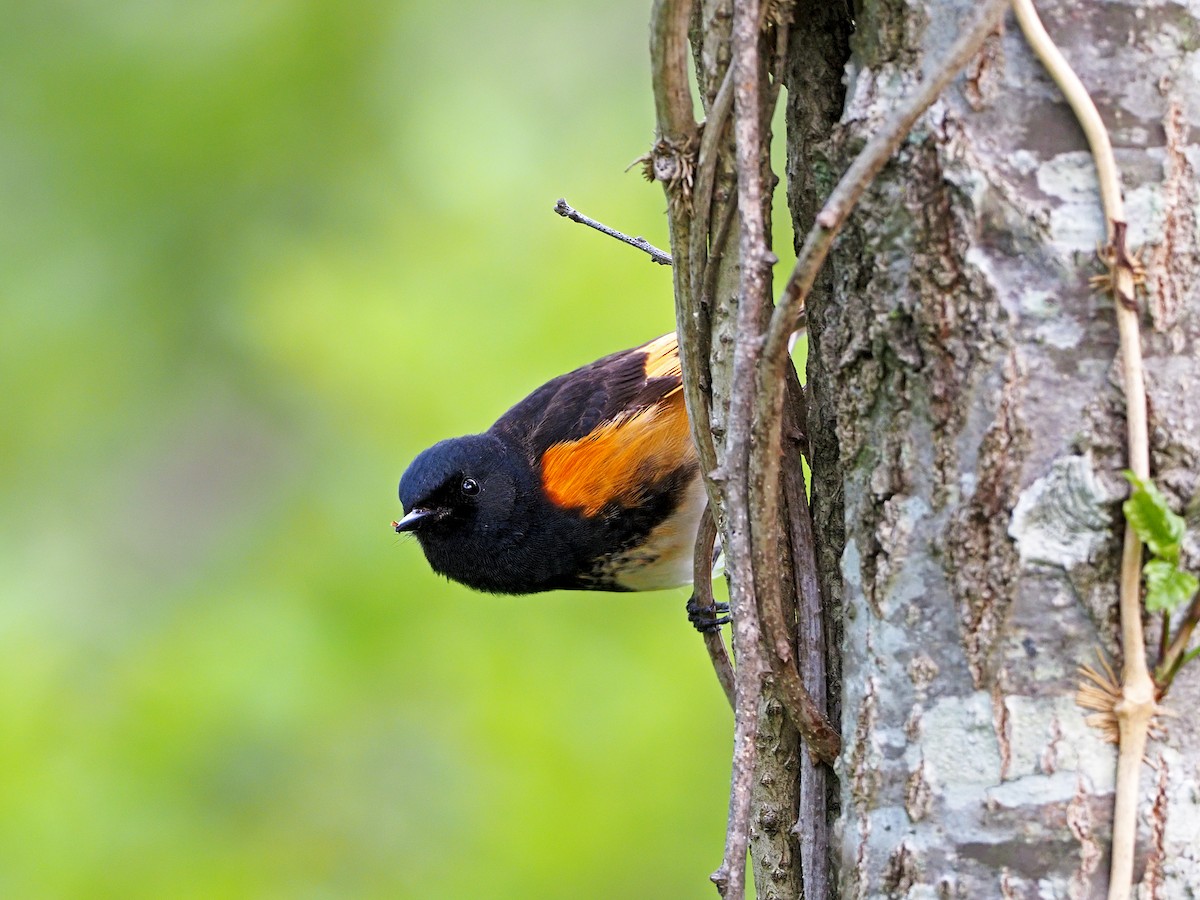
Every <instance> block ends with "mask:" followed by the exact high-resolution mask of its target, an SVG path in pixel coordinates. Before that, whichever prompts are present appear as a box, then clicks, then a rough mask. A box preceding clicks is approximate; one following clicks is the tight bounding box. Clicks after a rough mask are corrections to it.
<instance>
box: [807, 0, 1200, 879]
mask: <svg viewBox="0 0 1200 900" xmlns="http://www.w3.org/2000/svg"><path fill="white" fill-rule="evenodd" d="M828 6H830V7H831V8H834V7H839V6H840V4H831V5H828ZM825 7H826V5H825V4H804V3H801V4H800V7H799V10H798V13H797V16H796V20H797V23H798V24H797V30H796V31H795V32H794V33H793V37H792V45H791V51H790V58H789V67H788V79H789V87H790V88H791V90H790V92H789V108H788V124H789V135H788V145H789V163H788V173H789V200H790V204H791V207H792V213H793V216H794V218H795V221H796V227H797V233H798V234H803V233H805V232H806V231H807V229H808V227H809V225H810V224H811V221H812V215H813V211H814V210H815V209H816V208H817V206H818V205H819V202H820V200H821V199H823V196H824V195H827V194H828V191H829V188H830V187H831V183H832V181H833V180H835V179H836V177H837V176H838V175H839V174H840V173H841V172H842V171H844V170H845V169H846V167H847V166H848V165H849V163H850V161H851V160H852V159H853V157H854V155H855V153H856V152H857V151H858V150H859V149H860V148H861V146H862V143H863V141H864V140H865V139H866V138H867V137H868V136H869V135H870V134H871V133H872V132H873V131H874V130H875V128H876V127H877V126H878V123H879V122H880V121H881V119H882V118H883V117H885V116H886V115H887V113H888V112H889V111H890V110H891V109H893V108H894V107H895V105H896V104H897V102H898V101H899V99H900V98H902V97H903V96H905V95H906V94H907V93H908V92H909V91H910V90H911V88H912V86H913V85H914V84H915V83H916V82H917V81H918V80H919V79H920V77H921V75H922V71H923V66H924V65H925V64H927V63H928V62H929V61H931V60H936V59H938V58H939V56H940V55H941V53H942V52H943V51H944V50H945V48H946V47H947V46H948V45H949V44H950V43H951V42H952V41H953V39H954V38H955V36H956V34H957V27H958V24H959V23H961V22H962V21H964V20H965V19H966V18H967V17H968V16H969V14H970V11H971V8H972V4H971V3H969V2H949V0H908V2H901V0H876V2H862V3H859V4H858V9H857V10H856V19H857V21H856V32H855V34H854V36H853V38H852V39H851V41H850V45H849V46H850V50H851V53H850V61H849V65H848V67H847V68H846V72H847V73H848V74H847V83H846V95H845V104H844V107H843V105H842V97H841V95H840V92H839V90H838V85H837V82H836V79H834V78H833V75H834V74H840V69H841V64H842V60H844V59H845V49H844V48H845V46H846V45H845V41H844V37H843V36H842V35H843V31H840V30H839V29H843V30H844V28H845V21H844V17H843V16H840V14H839V13H838V12H836V11H833V12H830V11H824V12H822V11H823V10H825ZM806 10H807V12H806ZM1039 10H1040V12H1041V14H1042V18H1043V20H1044V21H1045V23H1046V26H1047V28H1048V29H1049V31H1050V33H1051V35H1052V36H1053V37H1054V39H1055V41H1056V42H1057V43H1058V44H1059V45H1060V47H1062V49H1063V51H1064V52H1065V54H1066V55H1067V57H1068V59H1069V60H1070V61H1071V63H1072V65H1073V66H1074V67H1075V69H1076V71H1077V72H1078V73H1079V75H1080V77H1081V78H1082V79H1083V82H1084V84H1085V85H1087V87H1088V88H1089V90H1090V91H1091V93H1092V95H1093V97H1095V98H1096V100H1097V103H1098V105H1099V106H1100V111H1101V114H1102V115H1103V117H1104V119H1105V123H1106V124H1107V125H1108V127H1109V130H1110V132H1111V134H1112V137H1113V142H1114V144H1115V146H1116V148H1117V154H1118V161H1119V164H1120V166H1121V168H1122V171H1123V176H1124V189H1125V196H1126V201H1127V206H1128V210H1129V212H1128V216H1129V219H1130V222H1129V227H1130V233H1131V243H1132V245H1133V246H1134V247H1137V246H1139V245H1142V244H1144V245H1146V248H1147V249H1146V253H1145V256H1144V258H1143V259H1144V261H1145V262H1147V263H1148V266H1149V271H1148V277H1147V289H1148V296H1147V299H1146V303H1145V307H1146V313H1145V316H1144V319H1143V322H1144V328H1145V330H1144V336H1143V343H1144V346H1145V355H1146V367H1147V385H1148V393H1149V400H1150V410H1151V413H1150V415H1151V423H1150V424H1151V434H1152V472H1154V474H1155V477H1156V480H1157V481H1158V483H1159V484H1160V486H1161V487H1163V488H1164V490H1165V491H1166V492H1167V494H1168V496H1169V497H1170V498H1171V499H1172V500H1173V502H1174V504H1175V506H1176V508H1177V509H1179V510H1185V509H1190V510H1191V514H1190V524H1191V528H1192V533H1193V534H1195V533H1196V532H1197V531H1200V521H1198V520H1200V514H1197V508H1198V507H1200V501H1198V498H1200V477H1198V472H1200V350H1198V348H1200V287H1198V285H1200V281H1198V279H1197V276H1198V275H1200V235H1198V233H1197V208H1196V198H1197V196H1200V184H1197V178H1196V169H1197V167H1198V166H1200V145H1198V144H1197V143H1196V142H1195V140H1194V139H1193V136H1191V135H1190V134H1189V133H1188V131H1187V127H1186V124H1185V123H1187V122H1189V121H1193V120H1196V119H1197V118H1198V117H1200V66H1198V65H1197V59H1198V56H1197V52H1196V50H1195V49H1194V48H1195V46H1196V35H1197V34H1200V22H1197V16H1198V15H1200V5H1198V4H1196V3H1195V2H1192V3H1190V4H1179V3H1163V4H1153V5H1152V4H1149V3H1139V2H1134V0H1124V2H1122V0H1113V2H1108V3H1105V4H1083V5H1081V4H1075V3H1068V2H1065V0H1062V2H1049V0H1048V2H1043V3H1039ZM822 15H824V16H825V17H826V20H825V21H824V24H822V21H823V20H822V19H821V18H820V17H821V16H822ZM830 20H831V21H830ZM835 117H838V118H839V123H838V124H837V125H836V126H832V127H831V122H832V120H833V119H834V118H835ZM1104 239H1105V231H1104V219H1103V215H1102V212H1101V208H1100V204H1099V200H1098V195H1097V189H1096V182H1095V175H1094V170H1093V168H1092V163H1091V160H1090V157H1089V155H1088V153H1087V149H1086V144H1085V141H1084V138H1083V136H1082V134H1081V132H1080V130H1079V128H1078V126H1077V125H1076V124H1075V120H1074V118H1073V117H1072V116H1071V114H1070V112H1069V110H1068V109H1067V107H1066V106H1065V104H1064V103H1063V101H1062V98H1061V96H1060V95H1059V93H1058V91H1057V89H1056V88H1055V86H1054V84H1053V83H1052V82H1051V81H1050V80H1049V79H1048V77H1047V76H1046V74H1045V73H1044V71H1043V70H1042V69H1041V67H1040V65H1039V64H1038V63H1037V62H1036V60H1034V59H1033V57H1032V56H1031V55H1030V53H1029V51H1028V49H1027V47H1026V46H1025V44H1024V41H1023V39H1022V37H1021V35H1020V33H1019V31H1017V30H1016V28H1015V27H1014V26H1013V23H1012V20H1011V17H1010V18H1009V19H1008V20H1006V27H1005V28H1004V29H1002V30H1001V31H1000V32H998V33H997V34H996V35H994V36H993V37H992V38H990V39H989V41H988V43H987V44H986V45H985V49H984V51H983V52H982V53H981V54H980V55H979V57H978V59H977V60H976V61H975V63H973V64H972V65H971V66H970V67H969V68H968V70H967V71H966V72H965V73H963V75H962V76H960V77H959V78H958V80H957V81H956V82H955V84H954V86H953V87H952V88H951V89H950V90H948V91H947V92H946V93H945V94H944V95H943V97H942V99H941V100H940V101H939V102H938V103H937V104H935V106H934V107H933V108H932V109H931V110H930V112H929V113H927V114H926V115H925V117H924V118H923V119H922V120H921V122H920V123H919V124H918V127H917V129H916V130H914V132H913V133H912V135H910V137H909V139H908V140H907V141H906V142H905V144H904V145H903V146H902V148H901V150H900V152H899V153H898V155H897V157H896V159H895V160H893V162H892V163H891V164H889V166H888V167H887V168H885V169H884V171H883V173H882V174H881V175H880V177H879V178H878V179H877V180H876V182H875V184H874V186H873V187H872V188H871V190H870V191H869V192H868V194H867V195H866V197H865V198H864V201H863V203H862V204H861V206H860V208H859V209H858V210H857V211H856V212H855V214H854V215H853V216H852V218H851V220H850V223H849V225H848V227H847V229H846V231H845V232H844V234H843V235H842V237H841V238H840V239H839V242H838V244H837V245H836V247H835V249H834V253H833V255H832V256H831V258H830V265H829V269H828V272H827V274H826V280H825V281H824V282H822V283H818V286H817V290H816V291H815V292H814V294H813V296H812V297H811V299H810V303H809V329H810V336H811V346H810V355H809V383H810V385H811V386H812V387H811V396H810V401H809V426H810V427H809V435H810V440H811V441H812V445H813V463H812V468H813V507H814V519H815V523H816V527H817V532H818V535H819V541H820V542H821V543H820V544H819V546H818V565H819V568H820V571H821V576H822V582H823V587H824V595H825V598H826V602H827V604H828V608H829V610H830V612H831V616H832V621H831V630H830V640H831V644H832V646H833V648H834V650H835V652H834V653H833V654H832V659H831V661H830V666H831V668H830V679H831V680H830V696H831V699H832V702H833V704H834V707H835V709H834V712H835V714H840V716H841V730H842V734H843V736H844V738H845V741H846V746H845V750H844V751H843V754H842V759H841V772H840V774H841V779H840V786H839V789H838V790H839V795H838V797H837V803H838V804H840V812H839V813H838V819H837V822H836V827H835V829H834V834H835V836H836V839H835V848H834V850H835V853H836V855H837V857H838V859H839V861H840V870H841V871H840V879H839V882H838V887H837V889H836V890H837V892H838V894H839V895H840V896H845V897H873V896H914V897H916V896H945V897H992V896H1004V897H1041V896H1062V897H1068V896H1069V897H1102V896H1104V892H1105V888H1106V883H1107V871H1108V860H1107V857H1106V854H1107V842H1108V837H1109V833H1110V827H1111V804H1112V789H1113V773H1114V765H1115V754H1114V750H1113V747H1112V746H1111V745H1108V744H1105V743H1103V742H1102V739H1101V737H1100V735H1099V733H1098V732H1097V731H1095V730H1094V729H1092V728H1090V727H1089V726H1088V725H1087V724H1086V723H1085V721H1084V713H1083V712H1082V711H1081V710H1080V709H1079V708H1078V707H1077V706H1076V705H1075V702H1074V693H1075V689H1076V685H1077V683H1078V675H1077V672H1076V669H1077V666H1079V665H1080V664H1082V663H1087V662H1091V661H1094V648H1096V647H1100V648H1102V649H1103V652H1105V653H1106V654H1108V655H1109V657H1110V658H1113V659H1117V660H1119V658H1120V652H1121V651H1120V647H1119V646H1118V640H1117V638H1118V633H1117V630H1116V627H1115V613H1116V573H1117V565H1118V561H1119V556H1120V534H1121V513H1120V507H1119V501H1120V499H1121V497H1123V496H1124V492H1125V488H1124V484H1123V481H1122V479H1121V478H1120V475H1119V472H1120V470H1121V469H1122V468H1123V467H1124V466H1125V465H1126V462H1125V448H1124V440H1123V435H1124V420H1123V410H1124V402H1123V398H1122V396H1121V390H1120V380H1119V378H1118V377H1117V375H1116V369H1115V365H1114V357H1115V355H1116V353H1117V336H1116V328H1115V324H1114V316H1113V310H1112V308H1111V305H1110V301H1109V300H1108V299H1107V298H1106V297H1105V296H1104V295H1102V294H1096V293H1092V292H1091V290H1090V289H1089V285H1088V277H1089V276H1090V275H1094V274H1097V273H1098V272H1099V271H1100V267H1099V266H1098V264H1097V263H1096V262H1095V248H1096V246H1097V244H1098V243H1100V242H1102V241H1104ZM1194 541H1195V539H1194V538H1193V543H1192V544H1191V546H1190V547H1189V548H1188V552H1189V553H1190V559H1189V562H1190V566H1191V568H1192V569H1193V570H1195V568H1196V567H1197V562H1198V561H1200V552H1198V550H1200V548H1197V547H1196V545H1195V542H1194ZM1148 639H1149V641H1150V642H1151V643H1153V639H1154V633H1153V631H1151V633H1150V634H1149V635H1148ZM835 641H836V643H834V642H835ZM836 651H840V653H839V652H836ZM839 657H840V659H839ZM1189 669H1190V671H1189ZM1166 705H1167V706H1168V707H1173V708H1175V709H1178V710H1180V711H1181V712H1182V713H1183V715H1181V716H1179V717H1178V718H1171V719H1166V720H1164V722H1163V736H1162V738H1161V739H1160V740H1156V741H1154V742H1152V743H1151V745H1150V749H1149V751H1148V754H1147V760H1148V765H1147V766H1144V767H1143V772H1142V803H1141V807H1140V808H1141V810H1142V814H1141V816H1140V817H1139V826H1140V840H1139V845H1138V847H1139V854H1138V860H1137V865H1136V867H1135V877H1136V878H1138V879H1139V880H1140V881H1141V884H1142V890H1143V896H1147V897H1162V898H1165V897H1184V896H1191V894H1189V893H1188V891H1189V890H1190V891H1195V890H1196V889H1197V886H1200V717H1197V716H1196V715H1195V714H1194V712H1193V710H1195V709H1196V708H1197V706H1198V705H1200V663H1193V664H1192V665H1191V666H1190V667H1188V668H1185V669H1184V670H1183V672H1182V674H1181V675H1180V677H1179V678H1178V679H1177V680H1176V682H1175V685H1174V686H1173V687H1172V689H1171V694H1170V696H1169V697H1168V698H1167V702H1166ZM839 706H840V709H838V707H839Z"/></svg>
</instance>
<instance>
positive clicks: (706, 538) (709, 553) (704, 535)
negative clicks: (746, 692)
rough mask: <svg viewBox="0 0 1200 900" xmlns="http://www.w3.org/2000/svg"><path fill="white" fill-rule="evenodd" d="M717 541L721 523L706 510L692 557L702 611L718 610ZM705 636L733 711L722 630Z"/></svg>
mask: <svg viewBox="0 0 1200 900" xmlns="http://www.w3.org/2000/svg"><path fill="white" fill-rule="evenodd" d="M716 539H717V523H716V522H714V521H713V517H712V511H711V510H710V509H709V508H708V507H705V508H704V515H703V516H701V518H700V530H699V531H698V532H697V533H696V551H695V554H694V555H693V556H692V599H693V600H695V601H696V605H697V606H698V607H700V608H701V609H713V608H715V606H716V601H715V600H714V599H713V592H712V566H713V541H715V540H716ZM702 634H703V637H704V646H705V648H706V649H707V650H708V657H709V659H711V660H712V664H713V671H714V672H716V673H717V681H719V682H720V683H721V689H722V690H723V691H725V698H726V699H727V700H728V701H729V707H730V709H737V698H736V695H735V688H734V674H733V663H731V662H730V661H729V653H728V651H727V650H726V649H725V639H724V638H723V637H721V630H720V629H719V628H717V629H714V630H712V631H705V632H703V633H702Z"/></svg>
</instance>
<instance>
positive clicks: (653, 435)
mask: <svg viewBox="0 0 1200 900" xmlns="http://www.w3.org/2000/svg"><path fill="white" fill-rule="evenodd" d="M400 502H401V504H402V505H403V507H404V516H403V517H402V518H401V519H400V520H399V521H398V522H394V523H393V525H394V527H395V529H396V531H397V532H412V533H413V534H414V535H416V538H417V540H418V541H419V542H420V544H421V549H422V550H424V552H425V556H426V558H427V559H428V560H429V564H430V566H432V567H433V570H434V571H435V572H438V573H440V574H442V575H444V576H446V577H447V578H451V579H453V580H454V581H459V582H461V583H463V584H465V585H467V586H468V587H472V588H475V589H476V590H480V591H488V592H491V593H496V594H532V593H536V592H538V591H548V590H555V589H575V590H590V591H647V590H656V589H658V588H667V587H677V586H680V585H687V584H690V583H691V581H692V555H693V548H694V544H695V540H696V534H697V531H698V530H699V527H700V521H701V517H702V515H703V514H704V507H705V493H704V485H703V484H702V483H701V479H700V473H699V464H698V462H697V458H696V450H695V447H694V445H693V444H692V437H691V432H690V430H689V427H688V418H687V411H686V410H685V408H684V403H683V385H682V381H681V377H680V369H679V346H678V344H677V343H676V340H675V335H674V334H668V335H664V336H663V337H660V338H658V339H656V340H653V341H650V342H649V343H648V344H643V345H642V346H641V347H636V348H634V349H632V350H625V351H623V352H620V353H614V354H612V355H611V356H606V357H604V358H603V359H600V360H597V361H596V362H594V363H592V364H591V365H587V366H584V367H582V368H580V369H576V370H575V371H573V372H568V373H567V374H566V375H560V376H559V377H558V378H555V379H553V380H552V381H550V382H548V383H547V384H545V385H543V386H542V387H540V388H538V389H537V390H536V391H534V392H533V393H532V394H530V395H529V396H528V397H526V398H525V399H524V400H522V401H521V402H520V403H518V404H517V405H516V406H514V407H513V408H512V409H510V410H509V411H508V412H506V413H505V414H504V415H503V416H501V417H500V418H499V419H498V420H497V421H496V423H495V424H494V425H492V427H491V428H489V429H488V430H487V431H485V432H483V433H482V434H472V435H468V436H466V437H459V438H451V439H450V440H445V441H441V442H440V443H437V444H434V445H433V446H432V447H430V448H429V449H428V450H426V451H424V452H423V453H421V454H420V455H419V456H418V457H417V458H416V459H415V460H414V461H413V463H412V465H410V466H409V467H408V470H407V471H406V472H405V473H404V475H403V477H402V478H401V479H400Z"/></svg>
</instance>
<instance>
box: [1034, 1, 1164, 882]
mask: <svg viewBox="0 0 1200 900" xmlns="http://www.w3.org/2000/svg"><path fill="white" fill-rule="evenodd" d="M1013 11H1014V12H1015V13H1016V15H1017V21H1018V23H1020V26H1021V31H1022V32H1023V33H1024V34H1025V39H1026V40H1027V41H1028V42H1029V46H1030V47H1031V48H1032V49H1033V52H1034V53H1035V54H1036V55H1037V57H1038V59H1040V60H1041V62H1042V65H1044V66H1045V67H1046V71H1047V72H1049V73H1050V77H1051V78H1053V79H1054V82H1055V84H1057V85H1058V86H1059V88H1060V89H1061V90H1062V92H1063V96H1064V97H1066V100H1067V102H1068V103H1069V104H1070V105H1071V109H1072V111H1073V112H1074V113H1075V117H1076V118H1077V119H1078V120H1079V124H1080V126H1082V128H1083V132H1084V134H1085V135H1086V136H1087V141H1088V146H1089V147H1090V149H1091V152H1092V158H1093V159H1094V160H1095V161H1096V175H1097V177H1098V178H1099V180H1100V199H1101V202H1102V203H1103V204H1104V215H1105V219H1106V221H1107V224H1108V240H1109V244H1108V251H1107V254H1106V256H1107V260H1108V261H1109V265H1110V270H1111V276H1112V277H1111V280H1110V281H1109V286H1110V287H1111V289H1112V291H1113V293H1114V295H1115V297H1116V300H1117V302H1116V304H1115V307H1116V314H1117V330H1118V332H1119V334H1120V338H1121V362H1122V367H1121V371H1122V374H1123V380H1124V387H1125V407H1126V412H1125V415H1126V430H1127V440H1128V445H1129V468H1130V469H1132V470H1133V472H1134V474H1135V475H1137V476H1138V477H1139V478H1149V477H1150V449H1149V447H1150V444H1149V439H1148V435H1147V428H1146V386H1145V379H1144V377H1143V372H1142V347H1141V337H1140V335H1139V328H1138V313H1137V303H1136V301H1135V298H1134V290H1135V271H1134V265H1133V263H1132V261H1131V260H1130V258H1129V254H1128V252H1127V249H1126V247H1125V225H1126V223H1125V209H1124V204H1123V203H1122V200H1121V181H1120V176H1119V175H1118V173H1117V163H1116V158H1115V157H1114V156H1113V151H1112V144H1111V142H1110V141H1109V138H1108V131H1107V129H1105V127H1104V122H1103V121H1102V120H1101V118H1100V114H1099V112H1097V111H1096V105H1095V104H1094V103H1093V102H1092V98H1091V97H1090V96H1088V92H1087V90H1086V88H1084V86H1083V83H1082V82H1081V81H1080V80H1079V76H1077V75H1076V74H1075V72H1074V71H1073V70H1072V69H1071V66H1070V64H1069V63H1068V62H1067V60H1066V59H1065V58H1064V57H1063V55H1062V53H1061V52H1059V49H1058V48H1057V47H1056V46H1055V45H1054V42H1053V41H1052V40H1051V39H1050V36H1049V35H1048V34H1047V33H1046V29H1045V28H1044V27H1043V26H1042V23H1041V20H1040V19H1039V18H1038V14H1037V11H1036V10H1035V9H1034V7H1033V3H1032V2H1031V0H1013ZM1141 568H1142V543H1141V541H1140V540H1139V539H1138V537H1137V535H1136V534H1135V533H1134V531H1133V526H1131V525H1130V524H1129V523H1128V522H1126V524H1125V545H1124V549H1123V551H1122V554H1121V592H1120V612H1121V646H1122V649H1123V650H1124V655H1125V661H1124V665H1123V668H1122V671H1121V682H1122V685H1121V699H1120V700H1119V701H1118V702H1117V703H1116V704H1115V706H1114V708H1113V712H1114V713H1115V714H1116V717H1117V727H1118V734H1119V735H1120V740H1119V744H1118V746H1119V752H1118V755H1117V787H1116V805H1115V808H1114V810H1113V836H1112V868H1111V870H1110V872H1109V880H1108V896H1109V900H1126V898H1128V897H1129V895H1130V887H1131V885H1132V883H1133V856H1134V841H1135V839H1136V837H1137V804H1138V781H1139V779H1140V776H1141V766H1142V757H1143V755H1144V754H1145V751H1146V739H1147V736H1148V732H1149V728H1150V721H1151V719H1152V718H1153V716H1154V713H1155V712H1156V711H1157V703H1156V701H1155V685H1154V679H1153V678H1151V677H1150V672H1149V669H1148V668H1147V666H1146V640H1145V635H1144V634H1143V632H1142V599H1141V581H1142V572H1141Z"/></svg>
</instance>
